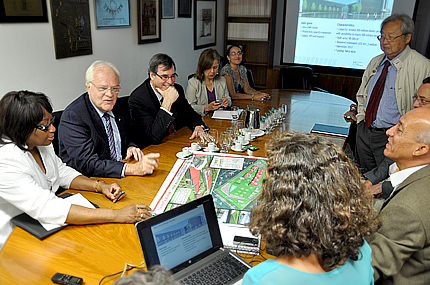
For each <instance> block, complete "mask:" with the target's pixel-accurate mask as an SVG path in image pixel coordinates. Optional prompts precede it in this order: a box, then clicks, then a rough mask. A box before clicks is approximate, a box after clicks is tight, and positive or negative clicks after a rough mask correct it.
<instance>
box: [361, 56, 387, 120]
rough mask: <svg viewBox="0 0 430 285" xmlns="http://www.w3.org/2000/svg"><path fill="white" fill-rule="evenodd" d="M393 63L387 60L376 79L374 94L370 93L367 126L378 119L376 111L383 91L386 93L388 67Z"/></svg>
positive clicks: (366, 118)
mask: <svg viewBox="0 0 430 285" xmlns="http://www.w3.org/2000/svg"><path fill="white" fill-rule="evenodd" d="M390 65H391V63H390V62H389V61H388V60H387V61H385V65H384V69H383V70H382V73H381V76H379V78H378V81H376V84H375V87H373V90H372V94H371V95H370V99H369V104H367V108H366V117H365V122H366V126H367V127H370V126H371V125H372V122H373V121H374V120H375V119H376V113H377V112H378V107H379V102H380V101H381V97H382V93H384V86H385V79H387V73H388V67H389V66H390Z"/></svg>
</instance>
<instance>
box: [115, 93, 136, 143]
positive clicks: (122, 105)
mask: <svg viewBox="0 0 430 285" xmlns="http://www.w3.org/2000/svg"><path fill="white" fill-rule="evenodd" d="M129 98H130V96H128V95H127V96H122V97H118V98H117V99H116V103H115V107H114V108H115V110H119V112H120V113H121V114H123V115H124V121H125V122H124V126H125V136H126V137H127V140H129V139H130V138H131V135H132V130H131V125H130V123H131V116H130V107H129V106H128V99H129Z"/></svg>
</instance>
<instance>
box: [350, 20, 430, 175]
mask: <svg viewBox="0 0 430 285" xmlns="http://www.w3.org/2000/svg"><path fill="white" fill-rule="evenodd" d="M413 32H414V22H413V21H412V19H411V18H410V17H409V16H408V15H406V14H393V15H391V16H390V17H388V18H386V19H385V20H384V21H383V22H382V24H381V35H380V36H378V40H379V42H380V45H381V50H382V51H383V52H384V53H383V54H381V55H378V56H376V57H374V58H373V59H372V60H371V61H370V63H369V65H368V66H367V68H366V70H365V71H364V74H363V77H362V81H361V85H360V89H359V90H358V93H357V102H358V109H357V112H358V113H357V123H358V125H357V139H356V152H357V159H358V162H359V164H360V166H361V167H362V168H363V171H365V172H367V171H370V170H371V169H372V168H374V167H376V166H378V165H379V164H380V163H381V162H382V160H383V159H384V153H383V152H384V149H385V144H386V143H387V139H388V137H387V135H386V134H385V132H386V131H387V130H388V129H389V128H391V127H392V126H394V125H395V124H397V122H398V121H399V119H400V117H401V116H402V115H404V114H406V112H408V111H410V110H412V109H413V106H412V105H413V103H414V100H413V97H414V95H416V93H417V90H418V88H419V87H420V86H421V83H422V81H423V79H424V78H426V77H427V76H429V75H430V61H429V60H428V59H427V58H426V57H424V56H422V55H421V54H420V53H418V52H417V51H415V50H412V49H411V48H410V47H409V46H408V44H409V42H410V41H411V39H412V34H413Z"/></svg>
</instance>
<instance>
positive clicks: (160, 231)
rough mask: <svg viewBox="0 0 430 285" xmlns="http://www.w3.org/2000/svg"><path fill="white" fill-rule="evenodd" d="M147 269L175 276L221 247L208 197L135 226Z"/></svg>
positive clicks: (214, 216)
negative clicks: (163, 269)
mask: <svg viewBox="0 0 430 285" xmlns="http://www.w3.org/2000/svg"><path fill="white" fill-rule="evenodd" d="M136 228H137V233H138V235H139V240H140V243H141V246H142V249H143V253H144V257H145V261H146V263H147V267H148V268H149V267H151V266H153V265H156V264H161V265H162V266H164V267H166V268H168V269H170V270H172V272H173V273H176V272H178V271H180V270H182V269H183V268H185V267H187V266H189V265H191V264H194V263H195V262H197V261H198V260H201V259H202V258H204V257H206V256H208V255H210V254H211V253H213V252H215V251H217V250H218V249H219V248H220V247H222V240H221V234H220V231H219V226H218V221H217V218H216V214H215V207H214V205H213V199H212V196H211V195H207V196H205V197H202V198H200V199H197V200H194V201H191V202H189V203H187V204H185V205H182V206H179V207H177V208H174V209H172V210H170V211H167V212H165V213H162V214H160V215H157V216H155V217H152V218H150V219H147V220H145V221H142V222H139V223H138V224H136Z"/></svg>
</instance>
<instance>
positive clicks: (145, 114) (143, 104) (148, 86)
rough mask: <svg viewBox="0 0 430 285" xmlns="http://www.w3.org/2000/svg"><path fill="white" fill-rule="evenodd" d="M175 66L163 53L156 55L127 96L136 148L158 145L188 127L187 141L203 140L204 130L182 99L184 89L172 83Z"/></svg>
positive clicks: (174, 78)
mask: <svg viewBox="0 0 430 285" xmlns="http://www.w3.org/2000/svg"><path fill="white" fill-rule="evenodd" d="M175 69H176V66H175V63H174V62H173V59H172V58H171V57H170V56H168V55H167V54H162V53H159V54H156V55H154V56H153V57H152V58H151V60H150V61H149V68H148V75H149V78H148V79H146V80H145V81H144V82H143V83H142V84H141V85H140V86H138V87H137V88H136V89H135V90H134V91H133V92H132V93H131V95H130V99H129V101H128V103H129V106H130V114H131V125H132V129H133V134H134V138H133V141H134V142H136V143H137V144H138V145H139V147H141V148H144V147H145V146H147V145H150V144H160V143H161V142H162V140H163V139H164V138H165V137H166V136H168V135H169V134H171V133H173V132H175V131H176V130H179V129H180V128H182V127H184V126H188V127H189V128H190V129H191V130H192V131H193V133H192V134H191V137H190V139H195V138H197V137H200V138H201V139H204V140H207V139H208V135H207V134H206V133H205V129H206V128H207V127H206V125H205V124H204V122H203V120H202V118H201V116H200V115H199V114H197V113H196V112H195V111H194V109H193V108H192V107H191V105H190V104H189V103H188V101H187V99H186V98H185V93H184V89H183V88H182V86H181V85H179V84H176V83H175V80H176V77H177V76H178V75H177V74H176V71H175Z"/></svg>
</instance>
